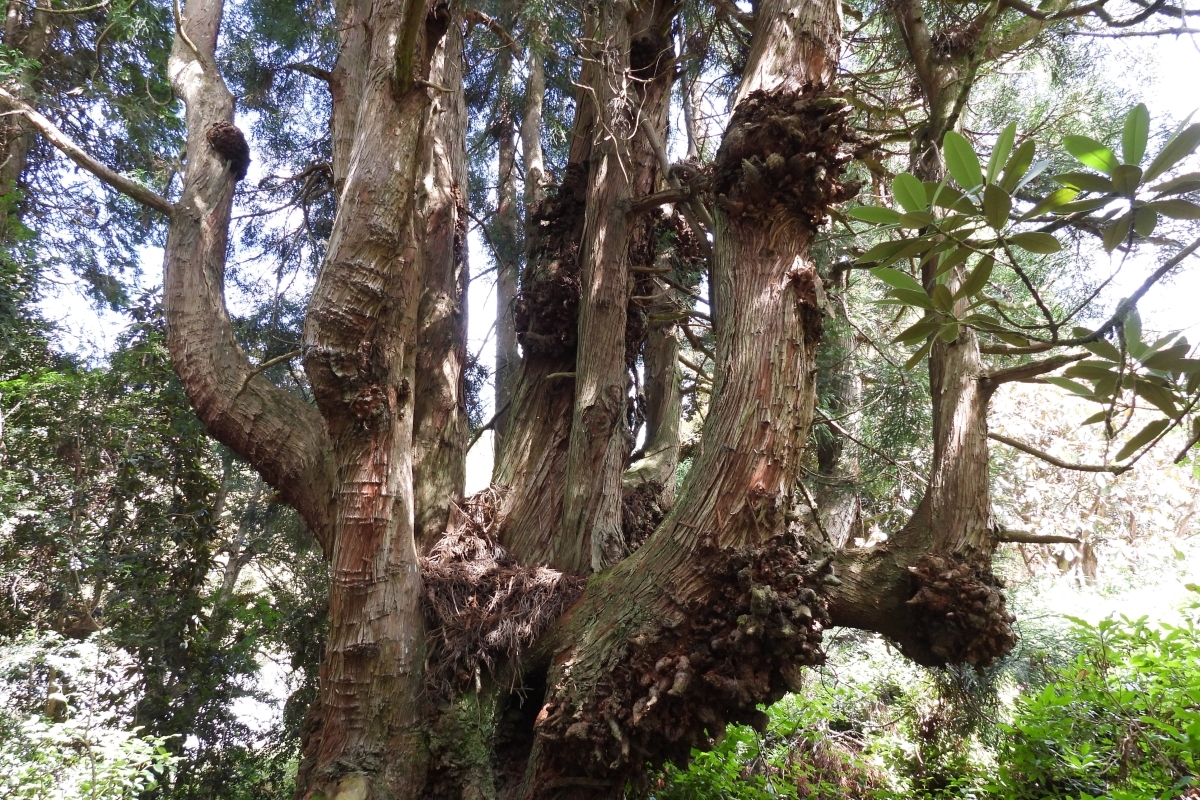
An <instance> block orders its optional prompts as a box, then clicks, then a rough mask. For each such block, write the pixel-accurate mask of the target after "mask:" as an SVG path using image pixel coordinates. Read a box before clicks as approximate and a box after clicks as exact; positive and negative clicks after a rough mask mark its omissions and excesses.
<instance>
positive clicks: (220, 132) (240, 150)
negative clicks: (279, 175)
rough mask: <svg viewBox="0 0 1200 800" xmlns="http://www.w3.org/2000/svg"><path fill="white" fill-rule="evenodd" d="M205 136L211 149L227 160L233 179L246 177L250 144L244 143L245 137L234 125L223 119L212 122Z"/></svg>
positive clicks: (248, 167)
mask: <svg viewBox="0 0 1200 800" xmlns="http://www.w3.org/2000/svg"><path fill="white" fill-rule="evenodd" d="M205 138H206V139H208V143H209V145H210V146H211V147H212V149H213V150H216V151H217V152H218V153H219V154H220V155H221V158H223V159H225V160H226V161H228V162H229V171H230V172H232V173H233V176H234V179H235V180H239V181H240V180H242V179H243V178H245V177H246V171H247V170H248V169H250V145H248V144H246V137H245V136H243V135H242V132H241V131H240V130H238V128H237V126H236V125H234V124H233V123H232V122H225V121H223V120H222V121H218V122H214V123H213V124H212V125H209V126H208V132H207V133H206V134H205Z"/></svg>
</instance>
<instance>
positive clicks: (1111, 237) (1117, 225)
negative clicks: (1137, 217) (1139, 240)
mask: <svg viewBox="0 0 1200 800" xmlns="http://www.w3.org/2000/svg"><path fill="white" fill-rule="evenodd" d="M1132 224H1133V215H1132V214H1122V215H1121V216H1120V217H1118V218H1117V219H1116V221H1115V222H1110V223H1109V224H1108V226H1107V227H1106V228H1104V230H1103V232H1102V233H1101V238H1102V240H1103V242H1104V249H1105V251H1106V252H1109V253H1111V252H1112V251H1113V250H1116V249H1117V248H1118V247H1120V246H1121V242H1124V241H1125V239H1126V238H1128V236H1129V227H1130V225H1132Z"/></svg>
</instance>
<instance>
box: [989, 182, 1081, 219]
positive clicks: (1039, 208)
mask: <svg viewBox="0 0 1200 800" xmlns="http://www.w3.org/2000/svg"><path fill="white" fill-rule="evenodd" d="M1001 191H1003V190H1001ZM1078 194H1079V190H1078V189H1073V188H1071V187H1069V186H1064V187H1063V188H1061V189H1055V190H1054V191H1053V192H1051V193H1050V194H1048V195H1046V196H1045V197H1043V198H1042V199H1041V201H1040V202H1038V204H1037V205H1036V206H1034V207H1033V208H1032V209H1031V210H1030V211H1029V212H1028V213H1026V214H1025V215H1023V216H1022V217H1021V219H1029V218H1031V217H1036V216H1037V215H1038V214H1044V213H1046V212H1047V211H1054V210H1055V209H1057V208H1059V207H1061V206H1065V205H1066V204H1067V203H1070V202H1071V201H1072V200H1074V199H1075V196H1076V195H1078Z"/></svg>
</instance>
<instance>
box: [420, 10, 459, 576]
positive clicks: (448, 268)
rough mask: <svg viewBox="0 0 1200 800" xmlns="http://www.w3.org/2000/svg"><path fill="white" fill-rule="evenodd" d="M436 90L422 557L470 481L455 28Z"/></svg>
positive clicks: (440, 60)
mask: <svg viewBox="0 0 1200 800" xmlns="http://www.w3.org/2000/svg"><path fill="white" fill-rule="evenodd" d="M430 83H436V84H437V85H439V86H442V87H445V88H448V89H451V90H452V91H451V92H450V93H439V94H438V96H437V97H435V98H434V101H433V103H432V104H431V105H430V108H429V114H430V118H431V121H430V123H429V131H430V138H431V140H432V144H431V146H430V147H429V149H428V161H427V163H426V164H425V165H424V166H423V168H422V172H423V174H424V178H423V180H422V186H421V199H420V200H419V204H420V209H419V213H418V215H417V218H418V220H419V221H420V224H421V225H422V226H423V229H422V230H419V232H418V235H419V236H420V240H421V270H422V273H423V275H424V282H425V283H424V287H423V291H422V295H421V302H420V307H419V310H418V322H417V324H418V330H417V346H416V349H415V351H414V353H415V357H416V366H415V380H414V385H415V391H414V398H415V399H414V408H413V414H414V421H413V492H414V503H413V505H414V514H415V528H414V529H415V531H416V537H417V549H418V550H419V551H421V552H425V551H427V550H428V549H429V548H430V547H431V546H432V545H433V544H434V543H435V542H436V541H437V539H438V538H439V537H440V536H441V534H442V532H443V531H445V530H446V524H447V521H448V514H449V511H450V503H453V502H457V501H458V500H461V499H462V495H463V484H464V482H465V480H466V443H467V435H468V431H467V418H466V399H465V397H464V391H465V385H464V383H463V371H464V369H465V367H466V360H467V280H468V270H467V241H466V236H467V208H466V194H467V156H466V137H465V132H466V126H467V110H466V102H465V100H464V98H463V92H462V85H463V65H462V32H461V31H460V30H459V29H458V28H457V27H456V26H451V27H450V28H449V29H448V30H447V33H446V35H445V36H444V37H443V38H442V41H441V44H439V46H438V48H437V50H436V51H435V53H434V58H433V63H432V66H431V69H430Z"/></svg>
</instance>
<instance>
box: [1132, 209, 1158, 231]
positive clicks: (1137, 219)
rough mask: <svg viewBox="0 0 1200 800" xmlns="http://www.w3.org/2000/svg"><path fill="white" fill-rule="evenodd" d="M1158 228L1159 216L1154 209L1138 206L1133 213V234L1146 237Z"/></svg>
mask: <svg viewBox="0 0 1200 800" xmlns="http://www.w3.org/2000/svg"><path fill="white" fill-rule="evenodd" d="M1156 227H1158V214H1157V213H1156V212H1155V211H1154V209H1152V208H1147V207H1146V206H1138V207H1137V208H1136V209H1134V212H1133V232H1134V233H1136V234H1137V235H1138V236H1142V237H1146V236H1149V235H1150V234H1152V233H1154V229H1155V228H1156Z"/></svg>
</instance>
